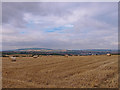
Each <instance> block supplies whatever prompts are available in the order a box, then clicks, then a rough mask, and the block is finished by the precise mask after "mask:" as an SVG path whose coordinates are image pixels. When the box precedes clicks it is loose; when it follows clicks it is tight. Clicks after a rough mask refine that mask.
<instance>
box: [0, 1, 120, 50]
mask: <svg viewBox="0 0 120 90" xmlns="http://www.w3.org/2000/svg"><path fill="white" fill-rule="evenodd" d="M20 48H50V49H75V50H78V49H117V48H118V3H117V2H3V3H2V49H3V50H12V49H20Z"/></svg>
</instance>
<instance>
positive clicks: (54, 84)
mask: <svg viewBox="0 0 120 90" xmlns="http://www.w3.org/2000/svg"><path fill="white" fill-rule="evenodd" d="M2 72H3V73H2V75H3V79H2V85H3V88H117V87H118V56H117V55H112V56H106V55H93V56H69V57H65V56H41V57H38V58H33V57H17V61H16V62H11V61H10V58H9V57H3V58H2Z"/></svg>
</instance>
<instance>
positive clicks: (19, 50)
mask: <svg viewBox="0 0 120 90" xmlns="http://www.w3.org/2000/svg"><path fill="white" fill-rule="evenodd" d="M16 50H18V51H21V50H53V49H48V48H23V49H16Z"/></svg>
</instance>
